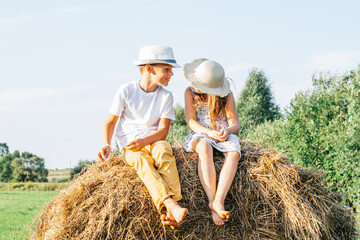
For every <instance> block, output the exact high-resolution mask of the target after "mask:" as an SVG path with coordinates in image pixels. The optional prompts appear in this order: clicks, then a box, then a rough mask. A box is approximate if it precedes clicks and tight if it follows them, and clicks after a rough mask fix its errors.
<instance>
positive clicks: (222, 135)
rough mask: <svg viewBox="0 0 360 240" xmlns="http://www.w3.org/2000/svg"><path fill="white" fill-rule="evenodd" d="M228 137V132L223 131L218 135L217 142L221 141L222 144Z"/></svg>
mask: <svg viewBox="0 0 360 240" xmlns="http://www.w3.org/2000/svg"><path fill="white" fill-rule="evenodd" d="M228 137H229V131H228V130H226V129H223V130H221V131H220V133H219V138H218V140H219V141H221V142H224V141H226V140H227V139H228Z"/></svg>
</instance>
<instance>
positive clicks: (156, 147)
mask: <svg viewBox="0 0 360 240" xmlns="http://www.w3.org/2000/svg"><path fill="white" fill-rule="evenodd" d="M145 148H146V149H147V150H149V152H150V154H151V156H152V157H153V159H154V161H155V166H156V168H157V171H158V172H159V174H160V175H161V176H162V178H163V179H164V181H165V182H166V183H167V185H168V187H169V188H170V190H171V192H172V193H174V196H173V197H172V198H167V199H165V201H164V205H165V206H166V210H167V216H166V217H165V216H162V220H164V219H167V221H169V223H171V224H168V222H167V221H163V224H164V225H170V226H171V227H172V228H177V227H178V225H176V223H174V222H173V221H172V220H171V219H175V220H176V222H177V223H180V222H181V221H182V220H183V219H184V218H185V216H186V215H187V213H188V210H187V209H186V208H182V207H181V206H180V205H179V204H178V203H177V201H179V200H180V199H181V198H182V196H181V188H180V181H179V174H178V171H177V167H176V161H175V157H174V156H173V154H172V149H171V145H170V143H168V142H167V141H157V142H154V143H153V144H152V145H151V146H146V147H145Z"/></svg>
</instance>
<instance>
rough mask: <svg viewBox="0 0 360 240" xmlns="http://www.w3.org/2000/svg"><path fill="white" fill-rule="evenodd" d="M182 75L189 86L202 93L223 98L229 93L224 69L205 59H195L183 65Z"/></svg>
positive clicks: (228, 84)
mask: <svg viewBox="0 0 360 240" xmlns="http://www.w3.org/2000/svg"><path fill="white" fill-rule="evenodd" d="M184 75H185V78H186V80H188V81H190V83H191V86H192V87H193V88H196V89H198V90H200V91H201V92H203V93H207V94H212V95H218V96H220V97H225V96H227V95H228V94H229V93H230V83H229V81H228V80H227V78H226V77H225V71H224V68H223V67H222V66H221V65H220V64H219V63H217V62H215V61H212V60H208V59H206V58H199V59H195V60H194V61H192V62H191V63H187V64H185V65H184Z"/></svg>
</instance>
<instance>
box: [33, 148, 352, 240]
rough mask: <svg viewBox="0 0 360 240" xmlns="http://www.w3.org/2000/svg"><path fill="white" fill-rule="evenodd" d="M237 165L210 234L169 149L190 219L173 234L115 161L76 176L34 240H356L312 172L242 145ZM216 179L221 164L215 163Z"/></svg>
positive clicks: (187, 161)
mask: <svg viewBox="0 0 360 240" xmlns="http://www.w3.org/2000/svg"><path fill="white" fill-rule="evenodd" d="M241 146H242V157H241V161H240V162H239V165H238V170H237V173H236V176H235V179H234V182H233V185H232V186H231V189H230V191H229V193H228V195H227V199H226V202H225V207H226V209H227V210H230V211H231V218H230V221H229V222H227V223H226V224H225V225H224V226H216V225H215V224H214V223H213V222H212V219H211V215H210V210H209V209H208V207H207V206H208V203H207V199H206V195H205V192H204V191H203V189H202V187H201V183H200V181H199V178H198V175H197V155H196V154H193V153H186V152H184V150H183V149H182V148H181V147H174V149H173V150H174V155H175V157H176V159H177V165H178V170H179V173H180V181H181V187H182V194H183V200H181V202H180V203H181V205H182V206H184V207H186V208H188V210H189V215H188V216H187V217H186V219H185V220H184V221H183V223H182V225H181V228H180V229H179V230H171V229H170V228H169V227H164V226H162V224H161V222H160V220H159V213H158V212H157V211H156V209H155V206H154V204H153V203H152V200H151V198H150V195H149V194H148V192H147V190H146V188H145V186H144V184H143V183H142V182H141V180H140V179H139V178H138V176H137V174H136V173H135V171H134V170H133V169H132V168H131V167H129V166H127V165H126V164H124V162H123V160H122V159H121V156H119V155H115V156H112V157H111V158H110V159H109V160H108V161H106V162H104V163H96V164H94V165H92V166H90V167H88V169H87V171H86V172H84V173H82V174H81V175H79V176H77V177H76V178H75V179H74V180H73V181H72V182H71V183H70V185H69V186H68V187H67V188H66V189H65V190H63V191H62V192H60V194H59V195H58V196H57V197H55V198H54V199H53V200H52V201H51V202H50V203H49V204H48V205H47V206H46V207H45V208H44V209H43V210H42V212H41V214H40V216H39V220H38V222H37V225H36V226H35V233H34V235H33V238H34V239H82V240H84V239H156V240H159V239H244V240H252V239H271V240H274V239H279V240H280V239H281V240H284V239H313V240H317V239H355V238H356V236H355V221H354V217H353V215H352V213H351V211H350V210H349V209H347V208H344V207H343V206H341V205H339V204H338V203H337V202H336V200H335V199H334V197H333V196H332V194H331V193H330V192H329V191H328V189H327V188H326V187H325V185H324V184H323V183H322V178H321V174H319V172H314V171H310V170H307V169H303V168H301V167H299V166H297V165H295V164H293V163H292V162H290V161H289V160H287V159H286V158H285V157H284V156H283V155H281V154H279V153H277V152H275V151H273V150H270V149H265V148H262V147H260V146H256V145H253V144H251V143H249V142H241ZM215 161H216V162H215V164H216V168H217V171H218V172H219V170H220V168H221V166H222V161H223V157H222V156H220V155H218V156H216V157H215Z"/></svg>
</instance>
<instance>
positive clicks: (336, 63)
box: [310, 51, 360, 71]
mask: <svg viewBox="0 0 360 240" xmlns="http://www.w3.org/2000/svg"><path fill="white" fill-rule="evenodd" d="M359 63H360V51H347V52H330V53H327V54H324V55H319V56H313V57H311V58H310V64H311V65H313V66H315V67H316V69H317V70H328V71H338V70H350V69H351V68H354V67H356V65H357V64H359Z"/></svg>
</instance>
